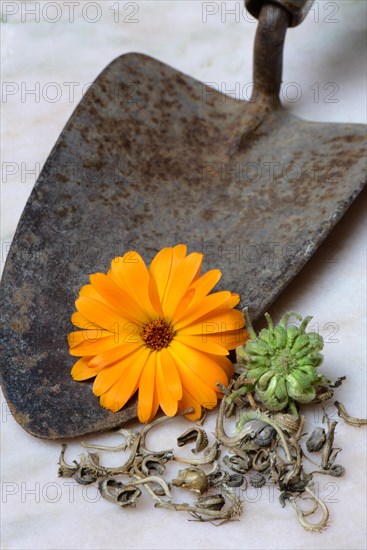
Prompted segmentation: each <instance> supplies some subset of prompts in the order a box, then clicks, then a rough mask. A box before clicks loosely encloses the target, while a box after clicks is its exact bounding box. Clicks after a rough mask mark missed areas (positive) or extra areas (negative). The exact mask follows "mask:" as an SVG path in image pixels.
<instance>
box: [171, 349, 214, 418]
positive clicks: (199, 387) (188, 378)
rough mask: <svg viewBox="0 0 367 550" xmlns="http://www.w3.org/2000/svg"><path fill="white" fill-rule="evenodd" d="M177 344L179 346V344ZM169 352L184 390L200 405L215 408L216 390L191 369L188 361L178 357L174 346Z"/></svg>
mask: <svg viewBox="0 0 367 550" xmlns="http://www.w3.org/2000/svg"><path fill="white" fill-rule="evenodd" d="M175 343H176V344H177V342H175ZM175 348H176V346H175ZM178 351H180V352H181V348H180V347H178ZM169 352H170V353H171V354H172V356H173V358H174V360H175V363H176V365H177V367H178V371H179V375H180V378H181V383H182V386H183V388H185V389H186V390H187V391H188V392H189V393H191V395H192V396H193V397H194V399H196V400H197V401H198V402H199V403H200V404H202V405H204V406H205V407H206V406H207V404H213V405H212V406H213V407H214V406H215V404H216V402H217V395H216V393H215V391H214V389H213V388H211V387H209V385H208V384H206V382H204V381H203V380H202V378H201V377H199V376H198V375H197V373H196V372H195V371H194V370H193V369H192V368H190V366H189V365H188V364H187V363H186V360H185V359H183V357H181V356H179V355H178V353H177V352H176V349H174V347H173V345H172V344H171V346H170V347H169ZM208 408H209V407H208Z"/></svg>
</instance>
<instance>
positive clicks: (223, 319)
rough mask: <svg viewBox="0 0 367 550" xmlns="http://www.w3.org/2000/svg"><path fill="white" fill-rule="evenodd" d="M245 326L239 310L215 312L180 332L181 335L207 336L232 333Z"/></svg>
mask: <svg viewBox="0 0 367 550" xmlns="http://www.w3.org/2000/svg"><path fill="white" fill-rule="evenodd" d="M244 324H245V321H244V318H243V315H242V313H241V312H240V311H239V310H238V309H230V310H228V309H224V310H220V309H218V310H215V312H212V313H208V315H204V316H203V317H200V318H199V319H197V320H196V322H193V323H191V325H188V326H186V327H184V328H182V329H181V330H180V334H199V335H200V334H201V335H203V336H207V335H209V334H215V333H217V332H231V331H233V330H239V329H241V328H242V327H243V326H244Z"/></svg>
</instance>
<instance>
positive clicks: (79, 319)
mask: <svg viewBox="0 0 367 550" xmlns="http://www.w3.org/2000/svg"><path fill="white" fill-rule="evenodd" d="M71 322H72V323H73V325H75V326H76V327H78V328H84V329H91V328H98V327H97V325H96V324H95V323H91V322H90V321H88V319H86V318H85V317H83V315H82V314H81V313H79V311H75V313H73V314H72V316H71Z"/></svg>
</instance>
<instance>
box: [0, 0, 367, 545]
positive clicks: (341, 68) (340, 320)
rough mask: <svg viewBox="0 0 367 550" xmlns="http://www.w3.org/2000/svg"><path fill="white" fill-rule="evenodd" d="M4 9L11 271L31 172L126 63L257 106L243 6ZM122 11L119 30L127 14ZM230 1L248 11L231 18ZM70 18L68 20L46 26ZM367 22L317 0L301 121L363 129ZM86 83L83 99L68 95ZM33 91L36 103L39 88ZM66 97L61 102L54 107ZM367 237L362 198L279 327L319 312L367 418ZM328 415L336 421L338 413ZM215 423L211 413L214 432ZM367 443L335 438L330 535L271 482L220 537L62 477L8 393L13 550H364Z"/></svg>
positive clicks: (356, 404) (163, 436) (300, 43)
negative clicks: (246, 96)
mask: <svg viewBox="0 0 367 550" xmlns="http://www.w3.org/2000/svg"><path fill="white" fill-rule="evenodd" d="M1 4H2V6H1V7H2V21H3V23H2V39H1V47H2V80H3V88H2V90H3V96H2V104H1V106H2V110H3V117H2V219H1V239H2V262H1V264H2V267H3V264H4V260H5V256H6V251H7V249H8V247H9V244H10V242H11V240H12V238H13V235H14V231H15V228H16V225H17V223H18V220H19V217H20V215H21V212H22V209H23V207H24V205H25V203H26V200H27V198H28V196H29V194H30V192H31V189H32V186H33V184H34V181H35V176H34V174H31V173H27V170H30V171H31V170H32V169H34V168H35V166H36V170H37V166H39V167H40V168H41V167H42V165H43V163H44V162H45V160H46V158H47V156H48V154H49V152H50V150H51V148H52V146H53V144H54V142H55V140H56V139H57V137H58V135H59V134H60V132H61V131H62V128H63V126H64V124H65V122H66V121H67V119H68V117H69V116H70V115H71V113H72V112H73V110H74V109H75V107H76V105H77V102H78V101H79V99H80V98H81V90H82V89H83V87H84V86H86V85H87V84H88V83H89V82H92V81H93V79H94V78H95V77H96V76H97V75H98V73H99V72H100V71H101V70H102V69H103V68H104V67H105V66H106V65H107V64H108V63H109V62H110V61H111V60H112V59H114V58H115V57H117V56H118V55H120V54H123V53H126V52H129V51H140V52H143V53H146V54H149V55H151V56H154V57H157V58H158V59H160V60H161V61H164V62H166V63H168V64H171V65H173V66H174V67H175V68H178V69H180V70H182V71H184V72H186V73H188V74H190V75H192V76H194V77H196V78H198V79H199V80H202V81H205V82H212V83H216V85H217V86H219V88H220V89H222V91H223V92H227V93H230V91H231V90H233V89H235V90H237V95H239V96H242V97H243V95H242V91H243V90H247V89H248V86H247V85H248V83H249V82H251V65H252V43H253V38H254V32H255V29H256V24H255V21H254V20H253V19H252V18H250V17H249V16H248V15H247V14H246V13H245V12H244V13H243V12H242V7H241V4H240V2H238V1H236V2H232V1H231V2H230V1H227V2H219V1H218V2H206V3H205V2H201V1H190V0H167V1H153V0H148V1H139V2H130V3H129V2H123V1H120V2H118V3H117V2H110V1H103V2H101V1H100V2H98V5H99V7H100V10H101V13H100V19H99V20H98V21H96V22H95V23H92V22H90V21H89V22H88V21H87V19H89V20H91V19H92V18H94V17H95V16H96V14H97V12H96V11H95V8H93V7H90V5H91V2H88V1H80V2H78V3H77V4H78V5H77V6H75V12H74V21H72V22H71V21H70V19H71V15H70V11H69V10H70V9H71V7H69V6H70V4H69V3H68V2H63V1H58V2H46V1H41V2H30V1H28V2H25V3H24V2H22V3H21V2H6V1H4V2H2V3H1ZM22 4H23V5H24V6H26V8H27V9H32V8H33V9H34V8H36V9H39V10H40V13H39V20H38V21H37V22H35V21H34V18H35V16H34V15H33V16H31V15H28V16H27V17H26V18H25V11H24V10H25V9H26V8H24V6H23V7H22ZM55 4H57V5H58V12H57V11H56V8H55ZM94 4H96V3H94ZM37 5H38V7H37ZM136 6H137V7H138V10H137V8H136ZM117 7H119V22H115V21H114V17H116V15H117V11H116V10H117ZM111 8H113V9H114V10H115V11H113V9H111ZM231 8H232V9H233V8H234V9H235V10H237V11H236V14H237V15H230V14H229V12H228V11H227V12H226V10H229V9H231ZM211 9H212V10H213V11H217V13H214V14H213V15H208V16H207V21H206V22H205V23H204V22H203V10H204V12H205V10H207V11H209V10H211ZM16 10H18V11H17V13H15V14H14V15H8V16H6V14H7V13H10V12H11V11H16ZM43 10H46V11H43ZM59 15H60V19H59V21H57V22H55V23H49V22H47V20H46V19H47V18H48V19H52V18H55V19H56V18H58V16H59ZM97 15H98V14H97ZM36 17H38V16H37V15H36ZM22 18H23V21H22ZM24 19H26V20H25V21H24ZM132 19H135V20H136V22H131V20H132ZM365 21H366V3H365V2H364V1H363V0H355V1H352V0H340V1H335V2H325V1H319V2H316V3H315V6H314V9H313V11H312V12H311V13H310V14H309V15H308V18H307V19H306V21H305V22H304V23H303V24H302V25H301V26H300V27H297V28H296V29H292V30H290V31H289V33H288V36H287V40H286V50H285V63H284V66H285V70H284V78H283V80H284V83H285V89H286V90H288V91H289V93H293V95H292V96H289V97H290V99H292V98H293V99H294V97H295V96H294V93H295V91H296V90H298V94H299V97H298V98H296V99H297V100H296V101H287V102H286V103H287V107H288V108H289V109H290V110H291V111H292V112H293V113H295V114H297V115H299V116H301V117H304V118H306V119H309V120H320V121H336V122H338V121H340V122H346V121H349V122H356V123H357V122H365V119H366V99H365V98H366V72H365V71H366V69H365V67H366V46H365V34H366V33H365V30H366V29H365ZM50 83H54V84H53V85H51V84H50ZM65 83H75V84H65ZM290 83H296V86H295V85H291V84H290ZM315 83H317V84H316V86H315ZM72 86H73V87H74V91H75V94H74V97H72V94H71V93H70V95H69V92H70V90H71V88H72ZM310 86H313V89H310ZM324 87H325V89H324ZM31 89H35V90H36V95H32V94H26V92H27V90H28V91H29V90H31ZM316 89H318V90H319V92H320V94H319V100H318V101H316V99H317V98H316V97H315V90H316ZM56 91H57V93H58V94H59V95H60V97H59V98H57V100H56V101H53V99H54V94H55V92H56ZM4 92H5V94H4ZM300 92H301V93H300ZM332 92H335V93H334V95H332V96H331V95H329V94H331V93H332ZM330 100H334V101H333V102H332V101H330ZM12 172H13V173H12ZM365 198H366V193H364V202H365ZM365 229H366V223H365V211H364V208H363V198H362V196H361V197H360V199H359V200H358V201H357V202H356V203H355V204H354V205H353V206H352V208H351V209H350V211H349V212H348V213H347V215H346V216H345V217H344V219H343V220H342V221H341V222H340V223H339V224H338V226H337V227H336V229H335V230H334V231H333V232H332V233H331V235H330V237H329V238H328V240H327V241H326V242H325V244H324V245H323V246H322V247H321V248H320V250H319V251H318V252H317V253H316V254H315V256H314V257H313V259H312V260H311V261H310V262H309V264H308V265H307V266H306V268H305V269H304V270H303V271H302V273H301V274H300V275H299V276H298V277H297V278H296V279H295V280H294V281H293V283H292V284H291V285H290V286H289V287H288V289H287V290H286V291H285V292H284V293H283V295H282V296H281V298H280V299H278V300H277V302H276V303H275V304H274V305H273V307H272V311H271V312H272V313H273V315H274V317H275V318H279V316H280V315H281V313H283V312H284V311H285V310H286V309H295V310H297V311H299V312H300V313H302V314H313V315H314V322H315V323H317V325H316V327H314V328H317V327H319V331H320V333H321V334H322V335H323V336H324V337H325V338H326V345H325V365H324V372H325V373H326V374H327V375H329V376H330V377H333V378H336V377H338V376H341V375H343V374H347V376H348V380H347V382H346V383H345V384H344V385H343V386H342V388H340V389H339V390H337V392H336V394H337V397H338V399H339V400H341V401H344V402H345V403H346V404H347V405H348V406H349V408H350V410H351V412H352V413H354V414H355V415H359V416H363V415H365V414H366V344H365V334H366V283H365V276H366V232H365ZM232 290H235V289H232ZM330 323H331V324H330ZM334 340H335V341H334ZM327 410H328V412H329V413H330V414H331V415H335V410H334V408H333V407H332V406H329V407H328V409H327ZM307 416H308V420H309V422H310V425H312V424H314V423H319V422H321V417H322V411H321V409H320V408H319V407H317V408H315V410H310V411H308V413H307ZM213 426H214V419H213V417H211V418H209V421H208V428H209V432H210V431H211V430H212V429H213ZM186 427H187V424H186V422H185V421H184V420H182V419H175V420H173V421H171V422H170V424H169V425H167V426H166V427H165V428H164V429H162V430H161V431H159V432H158V433H157V432H156V434H157V435H156V440H155V441H154V446H155V448H157V449H158V448H163V447H164V448H166V447H168V448H169V447H171V446H173V445H174V441H175V437H177V435H179V433H181V432H182V431H183V430H184V429H186ZM365 434H366V432H365V430H364V429H363V428H360V429H358V428H353V427H349V426H347V425H345V424H343V423H342V422H340V423H339V424H338V427H337V435H336V442H335V444H336V445H337V446H338V445H340V446H342V447H343V451H342V452H341V453H340V455H339V456H338V460H337V462H340V463H342V464H344V465H345V467H346V468H347V473H346V476H345V477H344V478H341V479H338V478H328V477H322V476H319V478H318V479H317V481H318V488H319V491H320V495H321V496H323V497H324V498H325V500H326V501H328V505H329V508H330V526H329V528H328V529H327V530H326V531H325V532H324V533H323V534H321V535H320V534H309V533H306V532H304V531H303V530H302V528H301V527H300V526H299V525H298V524H297V520H296V518H295V515H294V511H293V510H292V508H291V507H290V506H287V507H286V508H285V509H282V508H281V507H280V505H279V504H278V503H277V502H276V500H277V491H275V493H274V494H273V493H272V491H271V490H270V489H269V488H268V487H265V488H263V489H262V490H261V491H260V492H258V493H257V494H256V493H255V491H249V492H248V493H245V494H243V495H242V496H243V498H244V514H243V516H242V518H241V519H240V521H239V522H236V523H231V524H227V525H224V526H222V527H220V528H215V527H213V526H212V525H210V524H198V523H194V522H187V517H186V516H185V515H184V514H178V513H176V514H175V513H172V512H169V511H163V510H156V509H154V508H152V506H151V503H150V501H149V499H147V498H144V500H143V501H142V502H141V503H140V505H139V507H138V508H137V509H135V510H120V509H118V508H114V506H113V505H111V504H109V503H108V502H105V501H102V500H100V499H99V498H98V495H96V492H95V489H93V488H88V489H85V488H84V489H83V488H82V487H81V486H78V485H75V484H74V483H73V482H70V481H69V480H60V479H58V478H57V476H56V471H57V466H56V462H57V458H58V453H59V443H58V442H57V443H55V442H47V441H42V440H38V439H35V438H33V437H32V436H30V435H28V434H27V433H26V432H24V431H23V430H22V429H21V428H20V427H19V426H18V425H17V424H16V423H15V421H14V419H13V418H12V416H11V415H10V413H9V412H8V409H7V405H6V403H5V402H4V401H3V400H2V406H1V443H2V462H1V465H2V491H3V492H2V500H1V507H2V510H1V512H2V520H1V521H2V530H1V543H2V546H1V547H2V548H3V549H4V550H8V549H9V550H10V549H14V550H18V549H19V550H20V549H22V550H23V549H24V550H28V549H57V550H58V549H60V550H61V549H73V548H83V549H84V548H85V549H97V548H106V549H107V548H108V549H117V548H139V549H148V548H156V549H161V548H167V549H168V548H176V549H186V548H187V549H194V548H200V549H222V548H233V549H234V548H259V549H268V548H279V549H280V548H284V549H288V548H289V549H291V548H294V549H304V548H314V549H324V548H325V549H332V548H333V549H349V548H350V549H352V548H353V549H354V548H355V549H363V548H365V547H366V468H365V466H366V435H365ZM92 439H93V438H92ZM102 439H105V440H107V436H104V438H103V437H101V436H100V437H99V440H102ZM79 452H80V442H79V441H73V442H72V443H71V445H70V449H69V454H68V457H69V458H70V459H72V458H74V457H77V454H78V453H79ZM109 460H110V461H112V458H109ZM114 460H116V457H115V458H114ZM111 463H112V462H111ZM311 467H312V466H310V468H311ZM185 497H186V495H185ZM188 498H189V496H187V499H188Z"/></svg>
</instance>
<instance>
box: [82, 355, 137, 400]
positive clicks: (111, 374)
mask: <svg viewBox="0 0 367 550" xmlns="http://www.w3.org/2000/svg"><path fill="white" fill-rule="evenodd" d="M143 349H144V348H143ZM143 349H140V348H139V349H138V350H137V351H135V352H133V353H131V354H130V355H128V356H127V357H125V358H123V359H122V360H121V361H118V362H116V363H114V364H113V365H111V366H109V367H105V368H104V369H103V370H102V371H101V372H100V373H99V374H98V376H97V378H96V379H95V381H94V384H93V393H94V395H98V396H99V395H102V394H103V393H106V391H107V390H109V389H110V388H111V387H112V386H113V385H114V384H115V383H116V382H117V381H118V380H120V379H121V380H123V378H124V377H125V375H126V372H127V371H128V370H129V369H130V368H131V365H132V364H135V363H136V364H137V365H140V363H141V361H140V357H141V354H142V352H143Z"/></svg>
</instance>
